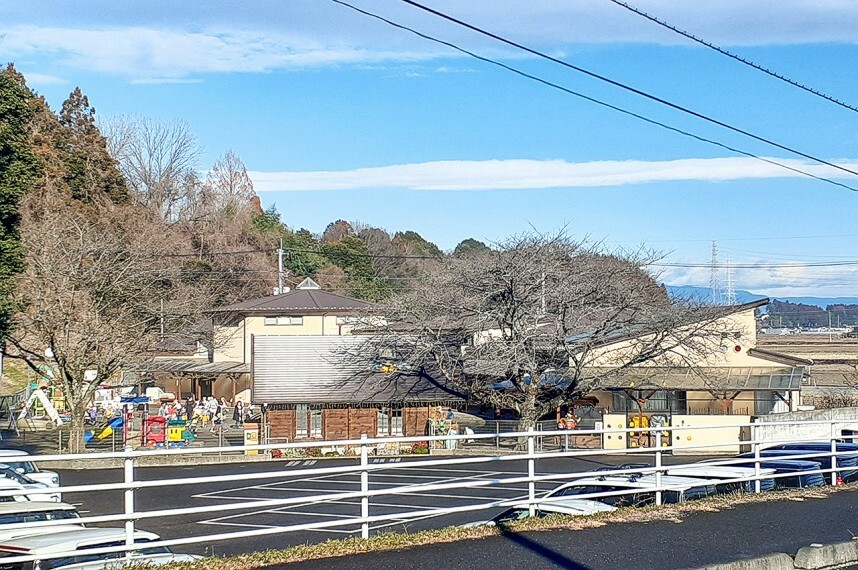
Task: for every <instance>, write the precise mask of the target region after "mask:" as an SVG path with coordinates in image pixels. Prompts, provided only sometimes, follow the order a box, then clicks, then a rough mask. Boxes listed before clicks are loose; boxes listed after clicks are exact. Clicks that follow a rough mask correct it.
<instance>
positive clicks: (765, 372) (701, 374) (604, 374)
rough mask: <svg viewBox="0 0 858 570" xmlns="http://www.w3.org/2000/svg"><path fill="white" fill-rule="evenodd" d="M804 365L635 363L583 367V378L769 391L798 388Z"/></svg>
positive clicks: (602, 384) (599, 382)
mask: <svg viewBox="0 0 858 570" xmlns="http://www.w3.org/2000/svg"><path fill="white" fill-rule="evenodd" d="M805 375H806V369H805V367H804V366H784V367H777V368H773V367H723V368H721V367H711V368H691V367H656V366H637V367H634V368H626V369H624V370H621V371H617V370H616V369H612V368H589V369H585V371H584V375H583V378H584V379H585V380H584V381H585V382H586V378H588V377H590V378H594V384H595V386H594V389H603V390H612V389H613V390H617V389H620V390H622V389H626V390H627V389H638V390H645V389H658V390H701V391H712V390H717V391H722V390H726V391H741V392H745V391H748V392H759V391H765V392H771V391H779V392H783V391H793V390H801V384H802V378H804V377H805Z"/></svg>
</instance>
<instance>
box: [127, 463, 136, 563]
mask: <svg viewBox="0 0 858 570" xmlns="http://www.w3.org/2000/svg"><path fill="white" fill-rule="evenodd" d="M133 451H134V450H133V448H132V447H131V446H127V447H126V448H125V484H126V485H130V484H132V483H134V456H133V455H132V453H133ZM125 514H126V515H133V514H134V489H133V488H127V489H125ZM125 544H126V545H128V546H131V545H133V544H134V519H130V518H129V519H128V520H126V521H125ZM131 554H132V551H131V550H128V551H126V552H125V557H126V558H130V557H131Z"/></svg>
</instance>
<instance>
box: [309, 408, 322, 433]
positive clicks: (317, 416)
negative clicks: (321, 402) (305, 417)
mask: <svg viewBox="0 0 858 570" xmlns="http://www.w3.org/2000/svg"><path fill="white" fill-rule="evenodd" d="M310 437H322V410H310Z"/></svg>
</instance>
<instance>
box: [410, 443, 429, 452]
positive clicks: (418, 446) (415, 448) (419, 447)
mask: <svg viewBox="0 0 858 570" xmlns="http://www.w3.org/2000/svg"><path fill="white" fill-rule="evenodd" d="M411 453H416V454H418V455H426V454H428V453H429V442H428V441H418V442H416V443H415V444H414V445H412V446H411Z"/></svg>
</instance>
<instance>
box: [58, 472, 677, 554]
mask: <svg viewBox="0 0 858 570" xmlns="http://www.w3.org/2000/svg"><path fill="white" fill-rule="evenodd" d="M628 460H629V458H628V457H617V458H616V459H615V460H613V461H612V460H611V459H610V458H605V457H598V458H594V460H587V459H580V458H576V459H572V458H562V459H552V460H539V461H538V462H537V467H538V469H537V474H566V473H576V472H583V471H590V470H593V469H595V468H598V467H603V466H606V465H611V464H616V463H622V462H625V461H628ZM685 460H686V461H687V458H686V459H685ZM372 461H373V462H374V463H375V464H379V463H383V464H385V465H387V466H389V467H390V468H389V469H387V468H385V469H383V470H379V471H374V472H372V473H371V474H370V478H369V488H370V490H380V489H388V488H393V487H401V486H406V485H412V486H421V487H429V486H431V485H434V484H443V483H451V482H467V481H472V482H476V483H479V482H483V481H496V482H498V484H493V485H491V486H486V487H474V488H467V489H452V490H447V489H445V490H431V489H427V490H426V491H420V490H418V491H415V492H409V493H403V494H396V495H385V496H380V497H374V498H372V499H371V500H370V515H391V516H392V517H393V518H392V519H391V520H389V521H380V522H377V523H374V524H372V525H371V532H374V533H377V532H383V531H391V530H393V531H397V530H404V529H407V530H409V531H416V530H423V529H429V528H440V527H444V526H449V525H455V524H463V523H466V522H471V521H476V520H483V519H487V518H491V516H493V515H494V514H496V513H497V512H499V511H500V508H497V507H495V508H492V509H488V510H484V511H477V512H468V513H454V514H444V515H433V514H432V513H429V514H427V515H425V516H422V517H419V518H408V517H406V516H404V513H405V512H407V511H412V510H416V509H420V510H434V509H442V508H450V507H463V506H466V505H469V504H474V503H485V504H490V503H492V502H495V501H498V500H511V499H516V498H526V497H527V493H528V488H527V483H513V484H507V483H503V480H504V479H508V478H514V477H520V476H523V475H526V473H527V463H526V462H525V461H495V462H492V463H488V464H486V463H482V464H475V465H457V466H440V467H426V466H422V465H420V462H419V460H400V459H397V458H390V459H386V458H377V459H373V460H372ZM682 461H683V459H682V458H668V459H667V460H666V463H670V462H673V463H676V462H682ZM349 463H351V464H354V460H301V461H297V460H296V461H277V462H266V463H244V464H223V465H206V466H197V467H147V468H141V469H139V470H138V473H139V476H140V478H142V479H166V478H182V477H191V476H217V475H235V474H239V475H240V474H244V473H254V472H263V471H282V476H278V477H276V478H271V479H260V480H250V481H246V482H245V481H239V482H210V483H205V484H196V485H165V486H164V487H159V488H150V489H142V490H140V491H138V493H137V497H136V508H137V509H138V510H161V509H168V508H190V507H198V506H205V505H224V506H226V505H230V504H235V502H236V501H250V500H272V499H275V500H276V499H287V498H300V497H311V496H313V495H320V494H328V493H345V492H356V491H359V490H360V475H359V474H358V473H348V474H325V475H302V474H300V473H297V472H298V471H299V470H301V469H312V468H317V467H332V466H339V465H346V464H349ZM61 476H62V482H63V484H64V485H76V484H93V483H96V484H97V483H109V482H117V481H120V480H121V477H122V475H121V471H120V470H98V471H88V470H74V471H63V472H61ZM561 482H562V481H561V480H558V481H556V482H554V481H546V482H541V483H537V486H536V491H537V494H538V493H541V492H544V491H548V490H550V489H552V488H554V487H556V486H557V485H558V484H560V483H561ZM65 500H66V501H68V502H71V503H73V504H76V505H78V509H79V510H80V512H81V513H82V514H84V515H87V514H90V515H101V514H111V513H116V512H120V511H121V510H122V494H121V492H120V491H95V492H87V493H75V494H68V495H67V496H66V497H65ZM359 515H360V499H359V498H347V499H340V500H327V501H315V500H308V501H306V502H303V501H302V502H299V503H295V504H289V505H284V506H278V507H275V508H250V509H242V510H224V511H223V512H219V513H206V514H187V515H180V516H175V517H169V518H163V519H147V520H144V521H141V522H139V523H138V526H139V527H140V528H142V529H144V530H149V531H152V532H156V533H158V534H160V535H161V536H162V537H164V538H179V537H185V536H199V535H203V534H215V533H224V532H235V531H244V530H252V529H270V528H275V527H282V526H287V525H295V524H306V523H316V522H322V521H339V520H342V521H347V520H348V519H349V518H351V517H355V516H359ZM397 515H402V516H397ZM110 526H119V524H118V523H114V524H112V525H110ZM359 533H360V525H358V524H352V523H346V524H344V525H343V526H337V527H336V528H327V529H316V530H301V531H295V532H289V533H281V534H275V535H268V536H261V537H251V538H243V539H241V540H231V541H226V542H218V543H214V544H211V543H206V542H203V541H201V542H198V543H195V544H193V545H189V546H187V547H177V548H176V550H177V551H181V552H189V553H197V554H211V553H216V554H237V553H241V552H248V551H253V550H265V549H269V548H283V547H286V546H290V545H295V544H305V543H308V542H310V543H312V542H321V541H323V540H326V539H329V538H342V537H346V536H354V535H359Z"/></svg>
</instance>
